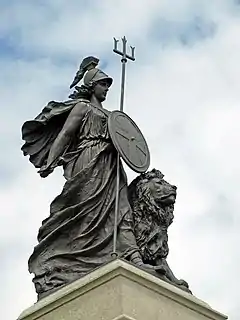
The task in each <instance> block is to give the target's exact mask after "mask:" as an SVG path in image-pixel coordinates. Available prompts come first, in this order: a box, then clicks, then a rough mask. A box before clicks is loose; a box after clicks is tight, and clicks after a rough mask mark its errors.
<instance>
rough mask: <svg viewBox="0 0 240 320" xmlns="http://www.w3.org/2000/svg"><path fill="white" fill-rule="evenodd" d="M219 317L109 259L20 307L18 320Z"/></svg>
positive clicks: (197, 319) (193, 319)
mask: <svg viewBox="0 0 240 320" xmlns="http://www.w3.org/2000/svg"><path fill="white" fill-rule="evenodd" d="M35 319H39V320H207V319H211V320H223V319H227V317H226V316H224V315H223V314H220V313H219V312H217V311H215V310H213V309H212V308H211V307H210V306H209V305H208V304H206V303H205V302H203V301H201V300H199V299H197V298H196V297H194V296H192V295H190V294H188V293H185V292H183V291H182V290H180V289H178V288H175V287H174V286H172V285H169V284H168V283H165V282H164V281H161V280H160V279H157V278H156V277H154V276H152V275H151V274H148V273H147V272H145V271H142V270H140V269H138V268H136V267H134V266H133V265H131V264H128V263H126V262H124V261H122V260H114V261H112V262H110V263H108V264H106V265H104V266H102V267H101V268H99V269H97V270H95V271H93V272H92V273H90V274H88V275H86V276H85V277H83V278H82V279H79V280H77V281H75V282H73V283H72V284H70V285H68V286H66V287H65V288H63V289H60V290H59V291H57V292H56V293H53V294H52V295H50V296H48V297H46V298H44V299H42V300H41V301H39V302H37V303H36V304H35V305H33V306H32V307H30V308H29V309H27V310H25V311H24V312H23V313H22V314H21V315H20V317H19V318H18V320H35Z"/></svg>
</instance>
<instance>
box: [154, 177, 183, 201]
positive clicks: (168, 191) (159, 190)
mask: <svg viewBox="0 0 240 320" xmlns="http://www.w3.org/2000/svg"><path fill="white" fill-rule="evenodd" d="M149 188H150V191H151V193H152V196H153V198H154V200H155V201H156V203H157V204H159V205H161V206H169V205H171V204H174V203H175V200H176V196H177V191H176V190H177V187H176V186H173V185H171V184H169V183H168V182H166V181H165V180H163V179H159V178H157V177H156V178H153V179H151V180H150V181H149Z"/></svg>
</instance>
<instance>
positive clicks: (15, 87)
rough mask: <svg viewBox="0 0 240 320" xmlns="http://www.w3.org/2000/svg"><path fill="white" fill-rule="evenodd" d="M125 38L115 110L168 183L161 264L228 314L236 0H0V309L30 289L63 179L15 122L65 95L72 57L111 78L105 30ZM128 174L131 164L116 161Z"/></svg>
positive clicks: (234, 298)
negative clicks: (43, 228)
mask: <svg viewBox="0 0 240 320" xmlns="http://www.w3.org/2000/svg"><path fill="white" fill-rule="evenodd" d="M123 35H126V37H127V39H128V40H129V44H131V45H135V46H136V57H137V59H136V61H135V62H134V63H133V62H129V63H128V66H127V68H128V69H127V89H126V100H125V111H126V112H127V113H128V114H129V115H130V116H131V117H132V118H133V119H134V120H135V121H136V122H137V124H138V125H139V127H140V128H141V130H142V132H143V133H144V135H145V137H146V139H147V141H148V144H149V148H150V152H151V167H156V168H158V169H160V170H161V171H162V172H163V173H164V174H165V178H166V179H167V180H168V181H169V182H172V183H174V184H176V185H177V186H178V198H177V203H176V209H175V222H174V223H173V225H172V226H171V227H170V236H169V237H170V240H169V242H170V250H171V252H170V255H169V264H170V265H171V267H172V269H173V270H174V271H175V273H176V274H177V276H179V277H181V278H184V279H185V280H187V281H188V282H189V284H190V286H191V289H192V291H193V292H194V294H195V295H196V296H197V297H198V298H200V299H203V300H205V301H206V302H207V303H209V304H210V305H211V306H212V307H213V308H215V309H217V310H219V311H221V312H223V313H226V314H228V315H229V317H230V319H232V320H235V319H236V320H237V319H239V314H240V307H239V301H240V293H239V288H238V285H239V270H240V251H239V242H240V232H239V231H240V214H239V207H240V196H239V180H240V170H239V168H240V165H239V160H240V152H239V139H240V126H239V122H240V107H239V105H240V81H239V77H240V1H237V0H235V1H234V0H211V1H209V0H161V1H160V0H131V1H129V0H128V1H125V0H118V1H113V0H101V1H100V0H95V1H94V0H71V1H69V0H68V1H67V0H36V1H30V0H21V1H20V0H0V70H1V72H0V99H1V120H0V121H1V126H0V133H1V134H0V145H1V157H0V164H1V165H0V202H1V213H0V215H1V220H0V221H1V222H0V253H1V263H0V283H1V290H0V314H1V319H5V320H14V319H16V318H17V316H18V315H19V314H20V312H21V311H23V309H25V308H27V307H29V306H30V305H31V304H33V303H34V302H35V301H36V295H35V292H34V288H33V285H32V283H31V275H29V274H28V270H27V260H28V257H29V255H30V254H31V253H32V250H33V247H34V245H35V244H36V235H37V231H38V228H39V226H40V224H41V221H42V220H43V219H44V218H46V217H47V216H48V213H49V204H50V202H51V200H53V198H54V197H55V196H56V195H57V194H58V193H60V191H61V188H62V186H63V183H64V179H63V177H62V171H61V169H59V170H56V172H54V174H52V175H51V176H49V177H48V179H41V178H40V177H39V176H38V174H37V173H36V169H35V168H34V167H33V166H32V165H31V164H30V163H29V162H28V159H27V158H24V157H23V156H22V154H21V151H20V147H21V145H22V141H21V132H20V129H21V126H22V124H23V122H24V121H26V120H29V119H32V118H33V117H35V116H36V115H37V114H38V113H39V111H40V110H41V109H42V107H43V106H44V105H45V104H46V103H47V102H48V101H50V100H57V101H61V100H64V99H67V96H68V94H69V93H70V92H69V89H68V88H69V84H70V83H71V81H72V79H73V77H74V75H75V72H76V70H77V68H78V65H79V63H80V62H81V60H82V58H84V57H85V56H86V55H89V54H90V55H96V56H98V57H99V58H100V59H101V66H102V67H103V68H104V70H105V71H106V72H108V73H109V74H110V75H111V76H113V78H114V79H115V81H114V85H113V87H112V89H111V91H110V93H109V98H108V101H107V102H106V103H105V107H106V108H109V109H110V110H113V109H117V108H118V106H119V85H120V83H119V79H120V61H119V57H118V56H116V55H114V54H113V52H112V45H113V43H112V38H113V37H118V38H119V37H121V36H123ZM127 173H128V177H129V180H130V181H131V179H132V178H134V177H135V174H134V173H133V172H131V171H130V170H127Z"/></svg>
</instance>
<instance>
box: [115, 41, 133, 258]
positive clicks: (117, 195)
mask: <svg viewBox="0 0 240 320" xmlns="http://www.w3.org/2000/svg"><path fill="white" fill-rule="evenodd" d="M113 39H114V49H113V52H115V53H117V54H119V55H120V56H122V58H121V63H122V76H121V96H120V111H123V103H124V89H125V75H126V63H127V60H128V59H129V60H132V61H135V56H134V51H135V47H132V46H130V48H131V55H128V54H127V39H126V37H125V36H124V37H123V38H122V43H123V50H122V51H119V50H118V42H119V40H117V39H116V38H113ZM119 189H120V155H119V153H118V155H117V182H116V199H115V216H114V230H113V252H112V257H114V258H117V257H118V253H117V227H118V211H119V191H120V190H119Z"/></svg>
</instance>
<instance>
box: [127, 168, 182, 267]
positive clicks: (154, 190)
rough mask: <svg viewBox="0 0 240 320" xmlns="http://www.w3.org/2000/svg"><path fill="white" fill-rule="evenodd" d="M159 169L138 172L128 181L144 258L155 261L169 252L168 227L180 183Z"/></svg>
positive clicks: (136, 230) (135, 225)
mask: <svg viewBox="0 0 240 320" xmlns="http://www.w3.org/2000/svg"><path fill="white" fill-rule="evenodd" d="M163 177H164V175H163V174H162V173H161V172H160V171H159V170H156V169H153V170H152V171H149V172H146V173H144V174H141V175H139V176H138V177H137V178H136V179H134V180H133V181H132V182H131V184H130V185H129V193H128V195H129V202H130V204H131V207H132V210H133V221H134V232H135V237H136V240H137V244H138V246H139V248H140V251H141V253H142V256H143V259H144V260H145V261H147V262H150V261H152V262H154V260H156V259H157V258H160V257H161V258H163V257H164V258H165V257H167V255H168V251H169V249H168V236H167V228H168V227H169V225H170V224H171V223H172V221H173V210H174V203H175V200H176V195H177V193H176V190H177V187H176V186H173V185H171V184H170V183H168V182H167V181H166V180H164V179H163Z"/></svg>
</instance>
